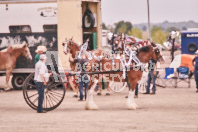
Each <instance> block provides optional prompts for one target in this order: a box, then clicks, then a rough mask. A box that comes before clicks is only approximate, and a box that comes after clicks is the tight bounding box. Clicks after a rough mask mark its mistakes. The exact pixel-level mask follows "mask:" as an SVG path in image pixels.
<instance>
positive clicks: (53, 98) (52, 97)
mask: <svg viewBox="0 0 198 132" xmlns="http://www.w3.org/2000/svg"><path fill="white" fill-rule="evenodd" d="M49 96H50V97H51V99H52V100H53V101H54V102H56V103H57V104H58V102H57V101H56V100H57V99H56V98H55V97H54V96H53V95H51V94H50V93H49ZM55 99H56V100H55Z"/></svg>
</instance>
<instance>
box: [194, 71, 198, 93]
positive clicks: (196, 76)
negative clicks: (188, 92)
mask: <svg viewBox="0 0 198 132" xmlns="http://www.w3.org/2000/svg"><path fill="white" fill-rule="evenodd" d="M194 77H195V82H196V88H197V89H198V70H195V71H194Z"/></svg>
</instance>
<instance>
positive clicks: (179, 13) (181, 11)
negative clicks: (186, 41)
mask: <svg viewBox="0 0 198 132" xmlns="http://www.w3.org/2000/svg"><path fill="white" fill-rule="evenodd" d="M149 4H150V22H151V23H161V22H164V21H165V20H167V21H169V22H181V21H189V20H193V21H195V22H198V0H149ZM120 20H125V21H130V22H132V23H133V24H139V23H145V22H148V17H147V0H102V21H103V22H104V23H105V24H107V25H109V24H110V25H113V23H115V22H118V21H120Z"/></svg>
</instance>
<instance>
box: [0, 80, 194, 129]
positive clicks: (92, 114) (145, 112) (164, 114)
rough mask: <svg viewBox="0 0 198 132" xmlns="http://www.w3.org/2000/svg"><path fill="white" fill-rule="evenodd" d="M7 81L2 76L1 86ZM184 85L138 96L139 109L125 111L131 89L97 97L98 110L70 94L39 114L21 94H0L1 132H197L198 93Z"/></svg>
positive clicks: (12, 92) (19, 92)
mask: <svg viewBox="0 0 198 132" xmlns="http://www.w3.org/2000/svg"><path fill="white" fill-rule="evenodd" d="M2 82H4V80H2V77H1V78H0V83H2ZM195 91H196V89H195V82H194V80H193V79H192V80H191V88H187V83H181V84H180V85H179V86H178V88H173V87H169V88H161V87H157V91H156V95H143V94H139V98H136V99H135V101H136V103H137V105H138V106H139V108H138V109H137V110H126V108H125V104H126V98H125V96H126V95H127V93H128V90H127V89H125V90H124V91H123V92H121V93H113V92H111V95H110V96H105V95H104V93H105V91H103V95H102V96H97V95H96V94H95V96H94V99H95V103H96V104H97V105H98V106H99V108H100V109H99V110H96V111H88V110H85V109H84V105H85V101H83V102H79V101H77V98H73V97H72V96H73V92H72V91H67V93H66V96H65V99H64V101H63V102H62V104H61V105H60V106H59V107H58V108H57V109H55V110H53V111H50V112H48V113H43V114H38V113H36V111H35V110H32V109H31V108H30V107H29V106H28V105H27V104H26V102H25V100H24V98H23V94H22V91H10V92H0V132H78V131H79V132H132V131H134V132H198V93H196V92H195Z"/></svg>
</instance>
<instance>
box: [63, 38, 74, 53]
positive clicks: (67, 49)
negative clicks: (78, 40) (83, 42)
mask: <svg viewBox="0 0 198 132" xmlns="http://www.w3.org/2000/svg"><path fill="white" fill-rule="evenodd" d="M72 39H73V37H72V38H71V39H67V38H65V42H63V43H62V45H63V46H64V49H63V52H64V53H65V54H66V55H67V54H68V53H69V52H70V48H71V45H72V43H73V41H72Z"/></svg>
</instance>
